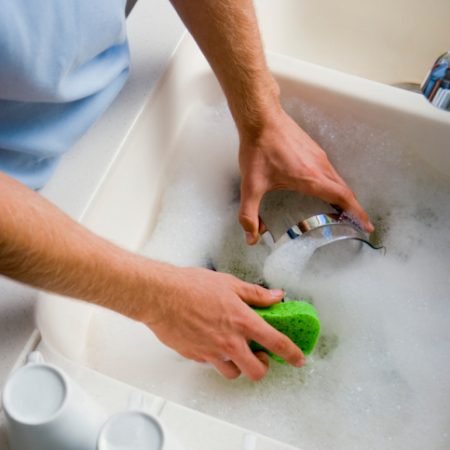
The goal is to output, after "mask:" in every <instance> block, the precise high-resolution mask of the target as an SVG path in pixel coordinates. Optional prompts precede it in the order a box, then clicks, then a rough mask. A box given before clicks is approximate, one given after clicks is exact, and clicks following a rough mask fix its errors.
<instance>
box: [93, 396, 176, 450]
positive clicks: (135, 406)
mask: <svg viewBox="0 0 450 450" xmlns="http://www.w3.org/2000/svg"><path fill="white" fill-rule="evenodd" d="M97 450H182V448H181V447H180V444H179V443H178V441H177V440H176V438H175V437H174V436H173V435H172V434H171V433H169V432H168V431H167V429H166V427H165V426H164V425H163V424H162V423H161V421H160V420H158V418H156V417H155V416H153V415H152V414H149V413H147V412H145V411H144V408H143V397H142V396H141V395H140V394H138V393H136V392H134V393H132V395H131V396H130V407H129V410H128V411H123V412H119V413H117V414H114V415H113V416H111V417H110V418H109V419H108V420H107V421H106V423H105V424H104V425H103V427H102V429H101V431H100V435H99V438H98V444H97Z"/></svg>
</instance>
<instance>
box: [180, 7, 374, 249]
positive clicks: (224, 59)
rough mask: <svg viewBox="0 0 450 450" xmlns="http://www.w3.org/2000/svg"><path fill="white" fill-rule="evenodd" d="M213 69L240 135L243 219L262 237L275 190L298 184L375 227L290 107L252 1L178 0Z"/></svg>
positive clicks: (251, 234)
mask: <svg viewBox="0 0 450 450" xmlns="http://www.w3.org/2000/svg"><path fill="white" fill-rule="evenodd" d="M171 2H172V4H173V5H174V7H175V9H176V10H177V12H178V14H179V15H180V16H181V18H182V20H183V22H184V23H185V24H186V26H187V27H188V28H189V30H190V32H191V33H192V35H193V36H194V38H195V39H196V41H197V43H198V45H199V46H200V48H201V50H202V51H203V53H204V54H205V56H206V58H207V59H208V61H209V63H210V64H211V67H212V68H213V70H214V72H215V74H216V76H217V78H218V80H219V82H220V84H221V86H222V88H223V90H224V92H225V95H226V97H227V100H228V104H229V107H230V110H231V113H232V115H233V118H234V120H235V122H236V125H237V128H238V131H239V136H240V141H241V145H240V153H239V162H240V167H241V175H242V184H241V209H240V221H241V224H242V226H243V228H244V230H245V231H246V236H247V241H248V243H250V244H252V243H255V242H257V240H258V233H259V231H260V228H261V227H262V224H260V223H259V219H258V211H259V204H260V201H261V199H262V197H263V196H264V194H265V193H266V192H268V191H271V190H275V189H290V190H298V191H300V192H303V193H305V194H309V195H314V196H317V197H320V198H322V199H323V200H325V201H327V202H329V203H331V204H336V205H339V206H340V207H341V208H342V209H343V210H345V211H347V213H349V214H350V215H352V216H354V217H355V218H356V219H357V220H358V221H359V222H360V223H361V225H362V226H363V227H364V228H365V229H366V230H367V231H372V230H373V226H372V225H371V223H370V221H369V218H368V216H367V214H366V213H365V211H364V210H363V208H362V207H361V206H360V204H359V203H358V201H357V200H356V198H355V196H354V194H353V192H352V191H351V189H350V188H349V187H348V186H347V184H346V183H345V181H344V180H343V179H342V178H341V177H340V176H339V175H338V174H337V172H336V171H335V169H334V168H333V167H332V166H331V164H330V162H329V161H328V158H327V156H326V154H325V152H324V151H323V150H322V149H321V148H320V147H319V146H318V145H317V144H316V143H315V142H314V141H313V140H312V139H311V138H310V137H309V136H308V135H307V134H306V133H305V132H304V131H303V130H302V129H301V128H299V127H298V126H297V125H296V123H295V122H294V121H293V120H292V119H291V118H290V117H289V116H288V115H287V114H286V113H285V111H284V110H283V109H282V107H281V105H280V99H279V87H278V85H277V83H276V82H275V80H274V79H273V77H272V76H271V74H270V72H269V70H268V69H267V65H266V61H265V58H264V54H263V49H262V44H261V39H260V36H259V31H258V27H257V22H256V17H255V11H254V7H253V3H252V1H251V0H239V1H236V0H195V1H192V0H171Z"/></svg>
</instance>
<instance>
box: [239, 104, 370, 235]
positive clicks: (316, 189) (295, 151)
mask: <svg viewBox="0 0 450 450" xmlns="http://www.w3.org/2000/svg"><path fill="white" fill-rule="evenodd" d="M239 163H240V168H241V176H242V182H241V208H240V213H239V220H240V222H241V225H242V227H243V228H244V230H245V234H246V239H247V243H248V244H255V243H256V242H257V241H258V238H259V233H260V232H261V231H263V230H264V224H263V223H261V221H260V219H259V216H258V211H259V205H260V202H261V199H262V197H263V196H264V194H265V193H266V192H269V191H274V190H281V189H286V190H293V191H294V190H295V191H298V192H302V193H304V194H307V195H313V196H316V197H319V198H321V199H322V200H325V201H326V202H328V203H330V204H333V205H337V206H339V207H340V208H341V209H342V210H343V211H346V212H347V213H348V214H350V215H351V216H352V217H354V218H355V219H356V221H357V222H358V223H360V224H361V225H362V226H363V227H364V228H365V229H366V231H368V232H371V231H373V225H372V224H371V223H370V221H369V218H368V216H367V214H366V212H365V211H364V210H363V208H362V207H361V205H360V204H359V203H358V201H357V200H356V197H355V195H354V193H353V192H352V190H351V189H350V188H349V187H348V185H347V184H346V183H345V181H344V180H343V179H342V178H341V177H340V176H339V175H338V173H337V172H336V170H335V169H334V168H333V166H332V165H331V163H330V161H329V160H328V157H327V155H326V153H325V152H324V151H323V150H322V149H321V148H320V147H319V146H318V145H317V143H316V142H314V141H313V140H312V139H311V138H310V137H309V136H308V134H306V133H305V132H304V131H303V130H302V129H301V128H300V127H299V126H298V125H297V124H296V123H295V122H294V121H293V120H292V119H291V118H290V117H289V116H288V115H287V114H286V113H285V112H284V111H283V110H282V109H281V107H274V108H273V113H272V114H271V115H270V120H268V121H267V125H264V126H263V127H262V128H261V132H260V133H258V135H257V136H255V135H254V132H253V131H252V133H249V135H248V136H246V135H245V133H241V147H240V153H239Z"/></svg>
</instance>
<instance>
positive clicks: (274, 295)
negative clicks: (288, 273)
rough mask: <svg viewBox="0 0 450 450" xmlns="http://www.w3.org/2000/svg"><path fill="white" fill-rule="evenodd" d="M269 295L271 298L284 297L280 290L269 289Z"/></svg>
mask: <svg viewBox="0 0 450 450" xmlns="http://www.w3.org/2000/svg"><path fill="white" fill-rule="evenodd" d="M270 295H271V296H272V298H280V297H281V298H282V297H284V291H282V290H281V289H271V290H270Z"/></svg>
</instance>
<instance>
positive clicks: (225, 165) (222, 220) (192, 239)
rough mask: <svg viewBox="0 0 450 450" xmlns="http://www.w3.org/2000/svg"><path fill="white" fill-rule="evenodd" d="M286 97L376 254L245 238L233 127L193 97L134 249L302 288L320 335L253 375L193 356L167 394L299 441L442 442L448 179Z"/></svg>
mask: <svg viewBox="0 0 450 450" xmlns="http://www.w3.org/2000/svg"><path fill="white" fill-rule="evenodd" d="M285 106H286V107H287V109H288V110H289V111H290V112H291V114H292V115H293V116H294V118H295V119H296V120H297V121H298V122H299V123H301V124H302V126H303V127H304V128H306V130H307V131H308V132H309V133H311V135H312V136H313V137H314V138H315V139H316V140H317V141H318V142H320V143H321V145H322V146H323V147H324V148H325V149H326V150H327V152H328V154H329V156H330V159H331V160H332V162H333V163H334V165H335V166H336V167H337V168H338V170H339V171H340V172H341V174H342V175H343V176H344V178H345V179H347V181H348V182H349V184H350V185H351V186H352V188H354V190H355V191H356V192H357V195H358V198H359V199H360V201H361V203H362V204H363V205H364V206H365V207H366V208H367V210H368V212H369V214H370V216H371V218H372V220H373V222H374V223H375V225H376V227H377V232H378V233H379V235H380V238H381V239H382V241H383V244H384V245H385V246H386V247H387V253H386V254H385V255H384V254H383V253H381V252H376V251H373V250H371V249H369V248H368V247H363V248H362V249H361V251H360V252H358V253H357V254H356V256H354V257H352V258H346V259H344V258H343V257H342V255H341V254H340V253H339V251H337V250H336V251H333V249H331V250H330V248H328V249H327V250H326V251H324V252H322V251H321V250H320V251H319V252H320V253H319V252H316V253H314V249H315V245H316V244H315V243H314V242H313V241H293V242H291V243H289V245H287V246H285V247H281V248H279V249H278V250H276V251H275V252H273V253H271V249H270V247H269V246H268V245H266V244H265V243H264V242H262V243H261V244H260V245H258V246H256V247H252V248H249V247H247V246H246V245H245V242H244V239H243V233H242V231H241V229H240V227H239V225H238V224H237V220H236V219H237V212H238V194H237V193H238V189H237V188H238V165H237V155H236V149H237V145H238V143H237V136H236V132H235V131H234V128H233V125H232V121H231V119H230V117H229V116H228V114H227V113H226V109H225V105H220V106H210V107H205V106H202V107H200V106H199V107H198V108H197V110H196V111H194V112H193V114H192V118H191V120H190V121H188V122H187V123H186V127H185V130H184V132H183V134H182V137H181V139H180V143H179V145H182V146H183V149H182V150H183V151H182V152H180V154H181V158H182V160H180V161H178V162H177V164H176V166H175V167H174V171H173V178H172V180H171V181H170V183H169V187H168V189H167V191H166V194H165V197H164V201H163V206H162V210H161V214H160V217H159V220H158V224H157V227H156V229H155V231H154V233H153V234H152V236H151V239H150V241H149V243H148V245H147V247H146V248H145V250H144V252H145V253H146V254H147V255H149V256H151V257H154V258H159V259H163V260H165V261H170V262H173V263H175V264H180V265H200V266H205V267H208V266H209V267H212V266H213V267H214V268H215V269H217V270H221V271H225V272H230V273H234V274H235V275H237V276H239V277H241V278H243V279H246V280H248V281H253V282H257V283H261V284H266V285H269V286H273V287H277V288H280V287H281V288H284V289H285V290H286V291H287V292H288V294H289V295H290V296H291V297H297V298H299V297H301V298H305V297H307V298H309V299H311V301H312V302H313V304H314V306H315V308H316V309H317V311H318V314H319V317H320V319H321V324H322V337H321V340H320V342H319V344H318V346H317V349H316V351H315V353H314V354H313V355H312V356H311V357H309V358H308V363H307V365H306V367H305V368H303V369H300V370H297V369H293V368H289V367H283V366H281V365H278V364H276V363H274V364H272V367H271V370H270V372H269V374H268V376H267V377H266V378H265V379H264V380H263V381H262V382H260V383H252V382H249V381H247V380H245V379H240V380H238V381H236V382H232V383H231V382H229V381H227V380H225V379H223V378H221V377H220V376H219V375H218V374H216V373H215V372H214V371H213V370H202V369H201V368H200V367H199V368H198V371H197V372H196V374H195V376H192V373H191V375H190V376H189V381H188V383H189V387H186V389H185V390H184V391H183V392H182V393H178V396H177V398H176V400H178V401H180V402H182V403H184V404H186V405H188V406H191V407H194V408H196V409H199V410H201V411H204V412H207V413H210V414H213V415H215V416H218V417H220V418H223V419H225V420H228V421H231V422H234V423H237V424H239V425H242V426H244V427H248V428H250V429H253V430H256V431H259V432H261V433H264V434H269V435H271V436H272V437H274V438H277V439H281V440H283V441H286V442H289V443H291V444H293V445H296V446H298V447H300V448H302V449H306V450H309V449H323V448H334V449H346V450H349V449H361V448H364V449H372V448H373V449H396V450H398V449H422V448H430V449H433V450H439V449H447V448H449V447H450V437H449V435H448V431H447V430H448V423H449V420H450V407H449V406H448V405H450V383H448V379H447V378H448V373H449V369H450V361H449V360H450V358H448V352H449V348H450V327H449V326H448V323H449V319H450V302H449V301H448V295H449V294H448V292H449V291H450V290H449V287H450V282H449V276H448V272H449V267H450V264H449V262H450V261H449V255H450V233H449V225H448V224H449V223H450V204H449V201H448V199H449V198H450V188H449V182H448V180H445V179H443V178H442V177H441V176H440V175H438V174H437V173H435V172H433V171H432V170H431V169H429V168H427V167H425V166H422V165H421V163H420V160H419V159H418V157H417V156H416V155H415V154H414V153H413V152H412V151H411V150H410V149H408V148H404V147H402V146H400V145H399V144H396V143H395V141H394V140H393V139H392V138H391V136H389V134H387V133H386V132H382V131H379V130H376V129H372V128H370V127H369V126H368V125H366V124H364V123H358V122H357V121H355V120H354V118H351V117H348V118H345V117H340V118H339V119H337V118H335V117H333V116H332V115H325V114H323V113H321V112H320V111H317V110H315V109H314V108H312V107H310V106H308V105H304V104H303V103H302V102H301V101H299V100H298V99H295V98H291V99H287V101H286V102H285ZM313 253H314V256H313V257H312V258H310V256H311V255H312V254H313ZM190 370H192V369H190ZM165 389H167V390H170V386H166V388H165Z"/></svg>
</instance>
